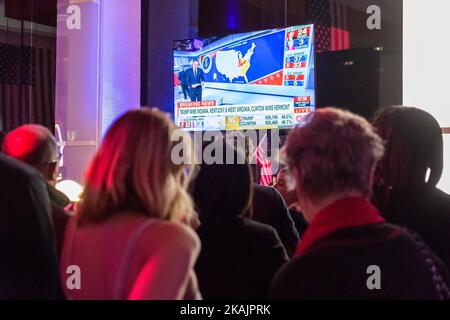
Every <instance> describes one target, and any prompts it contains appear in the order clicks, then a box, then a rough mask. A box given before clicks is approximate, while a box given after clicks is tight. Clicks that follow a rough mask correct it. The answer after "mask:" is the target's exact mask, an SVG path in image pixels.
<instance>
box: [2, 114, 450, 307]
mask: <svg viewBox="0 0 450 320" xmlns="http://www.w3.org/2000/svg"><path fill="white" fill-rule="evenodd" d="M175 130H177V128H176V127H175V125H174V124H173V122H172V121H171V120H170V119H169V117H167V115H165V114H164V113H162V112H160V111H158V110H156V109H150V108H142V109H139V110H134V111H129V112H127V113H126V114H124V115H123V116H122V117H120V118H119V119H118V120H117V121H116V122H115V123H114V124H113V125H112V126H111V128H110V129H109V130H108V132H107V133H106V135H105V137H104V139H103V141H102V143H101V145H100V147H99V148H98V151H97V153H96V154H95V156H94V158H93V159H92V161H91V162H90V164H89V167H88V168H87V169H86V172H85V181H84V191H83V193H82V195H81V198H80V201H79V203H77V204H76V205H75V206H70V200H69V199H68V198H67V197H66V196H65V195H64V194H62V193H61V192H59V191H58V190H57V189H56V188H55V183H56V177H57V169H58V155H57V151H56V150H57V148H56V143H55V140H54V138H53V135H52V134H51V132H50V131H49V130H48V129H46V128H44V127H41V126H39V125H26V126H22V127H19V128H17V129H16V130H14V131H11V132H10V133H8V134H7V135H6V137H5V138H4V141H3V145H2V153H0V188H1V192H0V208H1V209H0V217H1V218H2V223H1V224H0V250H1V252H2V253H3V257H5V258H4V259H2V262H1V263H0V299H96V300H97V299H118V300H126V299H133V300H136V299H137V300H141V299H157V300H172V299H186V300H197V299H205V300H222V299H229V300H236V299H240V300H261V299H287V300H298V299H427V300H428V299H432V300H446V299H450V290H449V288H450V278H449V274H448V270H449V268H450V196H449V195H448V194H446V193H444V192H443V191H441V190H439V189H438V188H437V187H436V185H437V184H438V182H439V180H440V178H441V175H442V171H443V138H442V132H441V128H440V126H439V124H438V122H437V121H436V120H435V119H434V118H433V117H432V116H431V115H429V114H428V113H426V112H425V111H422V110H420V109H417V108H407V107H390V108H387V109H384V110H381V111H380V112H379V113H378V114H377V115H376V116H375V118H374V120H373V122H372V123H369V122H368V121H367V120H365V119H364V118H362V117H360V116H358V115H355V114H352V113H350V112H348V111H344V110H339V109H334V108H324V109H319V110H317V111H316V112H314V113H312V114H310V115H309V116H308V117H307V119H306V121H305V124H304V125H302V126H300V127H298V128H295V129H293V130H291V132H290V133H289V136H288V138H287V141H286V143H285V146H284V147H283V152H282V154H283V159H284V166H283V167H282V168H281V169H280V171H279V172H278V174H277V178H276V184H275V185H274V186H273V187H263V186H260V185H258V184H255V183H254V182H253V181H254V179H253V174H252V168H251V165H250V164H249V161H244V162H243V163H241V162H239V161H235V163H234V164H225V163H217V162H216V163H206V162H204V163H202V164H200V165H197V166H194V165H193V164H191V163H190V162H189V161H188V162H187V163H176V162H174V161H173V159H172V151H173V148H174V147H175V145H176V143H177V142H175V141H173V140H172V139H171V137H172V135H173V133H174V131H175ZM185 138H186V139H187V140H189V139H188V136H186V137H185ZM221 145H222V146H223V150H222V151H223V154H232V155H233V156H234V158H235V159H238V158H244V159H247V156H246V154H247V153H248V151H247V150H243V148H241V147H240V146H238V144H234V143H229V142H227V141H223V143H222V144H221ZM202 147H203V148H204V147H207V146H205V145H204V146H202ZM187 150H190V149H189V148H188V149H187ZM190 156H191V155H189V154H183V157H184V158H187V159H189V158H190ZM68 208H70V210H69V209H68ZM77 277H78V278H77Z"/></svg>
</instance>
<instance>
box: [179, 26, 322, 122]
mask: <svg viewBox="0 0 450 320" xmlns="http://www.w3.org/2000/svg"><path fill="white" fill-rule="evenodd" d="M194 62H195V65H196V66H195V68H198V69H196V72H195V75H198V74H199V73H198V72H199V71H198V70H199V69H201V72H200V74H201V75H200V77H199V78H198V79H197V78H196V79H195V81H199V82H201V88H200V89H199V88H198V86H194V87H193V86H192V82H193V81H194V80H193V74H194V72H193V68H194ZM314 68H315V64H314V26H313V25H305V26H293V27H289V28H283V29H271V30H263V31H257V32H251V33H244V34H237V35H230V36H226V37H222V38H219V37H216V38H212V39H190V40H182V41H176V42H175V43H174V101H175V106H174V118H175V122H176V124H177V126H179V127H181V128H184V129H186V130H248V129H289V128H293V127H294V126H296V125H299V124H301V123H302V121H303V119H304V117H305V116H306V115H307V114H309V113H311V112H313V111H314V108H315V88H314ZM195 87H197V88H195Z"/></svg>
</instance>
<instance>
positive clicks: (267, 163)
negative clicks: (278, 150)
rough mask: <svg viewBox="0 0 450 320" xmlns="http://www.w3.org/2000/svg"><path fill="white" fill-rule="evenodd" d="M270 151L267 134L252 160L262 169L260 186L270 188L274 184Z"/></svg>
mask: <svg viewBox="0 0 450 320" xmlns="http://www.w3.org/2000/svg"><path fill="white" fill-rule="evenodd" d="M268 149H269V144H268V138H267V134H266V135H264V137H263V138H262V139H261V142H260V143H259V145H258V147H257V148H256V150H255V152H254V154H253V155H252V158H253V159H255V160H256V163H257V164H258V167H259V168H260V169H261V179H260V184H261V185H263V186H270V185H271V184H272V182H273V175H272V161H271V160H269V159H268V156H267V150H268Z"/></svg>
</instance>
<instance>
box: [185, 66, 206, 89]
mask: <svg viewBox="0 0 450 320" xmlns="http://www.w3.org/2000/svg"><path fill="white" fill-rule="evenodd" d="M185 72H186V75H185V77H186V84H187V85H188V86H189V89H193V88H192V85H193V84H201V83H202V82H205V75H204V72H203V70H202V69H200V68H197V73H196V74H195V75H194V69H193V68H191V69H188V70H186V71H185ZM180 81H181V79H180ZM197 88H198V89H201V88H202V87H201V86H198V87H197Z"/></svg>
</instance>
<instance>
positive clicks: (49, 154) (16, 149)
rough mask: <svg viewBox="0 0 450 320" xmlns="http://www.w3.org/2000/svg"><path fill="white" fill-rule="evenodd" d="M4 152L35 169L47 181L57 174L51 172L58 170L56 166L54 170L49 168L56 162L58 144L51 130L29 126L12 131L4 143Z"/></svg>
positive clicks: (34, 125) (35, 125) (38, 126)
mask: <svg viewBox="0 0 450 320" xmlns="http://www.w3.org/2000/svg"><path fill="white" fill-rule="evenodd" d="M3 152H4V153H5V154H6V155H8V156H10V157H12V158H15V159H17V160H20V161H22V162H25V163H27V164H29V165H31V166H33V167H35V168H36V169H37V170H39V171H41V172H42V173H43V174H44V176H45V178H46V179H47V180H51V179H52V178H53V176H54V174H55V173H54V172H49V171H52V170H53V169H56V165H54V167H55V168H50V169H52V170H50V169H49V168H48V166H49V165H51V164H55V162H56V158H57V155H56V142H55V138H54V137H53V135H52V133H51V132H50V130H48V129H47V128H45V127H43V126H40V125H37V124H28V125H24V126H21V127H19V128H17V129H15V130H13V131H11V132H10V133H9V134H7V135H6V137H5V140H4V142H3ZM49 175H51V176H52V177H51V179H50V177H49Z"/></svg>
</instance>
